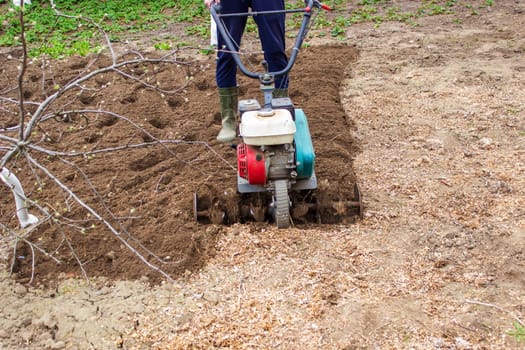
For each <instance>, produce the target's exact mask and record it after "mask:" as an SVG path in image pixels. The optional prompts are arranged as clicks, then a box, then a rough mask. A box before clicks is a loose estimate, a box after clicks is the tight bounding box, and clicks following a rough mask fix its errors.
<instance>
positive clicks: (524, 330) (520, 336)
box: [507, 322, 525, 343]
mask: <svg viewBox="0 0 525 350" xmlns="http://www.w3.org/2000/svg"><path fill="white" fill-rule="evenodd" d="M507 334H508V335H510V336H512V337H513V338H514V339H516V341H517V342H518V343H522V342H523V343H525V327H523V326H522V325H521V324H519V323H518V322H514V329H513V330H511V331H508V332H507Z"/></svg>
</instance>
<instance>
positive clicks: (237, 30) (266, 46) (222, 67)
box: [216, 0, 288, 89]
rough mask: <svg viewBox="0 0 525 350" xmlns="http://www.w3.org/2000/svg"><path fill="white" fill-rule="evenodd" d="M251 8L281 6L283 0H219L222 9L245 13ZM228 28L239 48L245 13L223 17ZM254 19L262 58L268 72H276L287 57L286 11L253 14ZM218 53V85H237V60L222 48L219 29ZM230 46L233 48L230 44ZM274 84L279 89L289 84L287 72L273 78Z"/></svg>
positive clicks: (262, 9) (267, 8) (264, 9)
mask: <svg viewBox="0 0 525 350" xmlns="http://www.w3.org/2000/svg"><path fill="white" fill-rule="evenodd" d="M248 8H251V9H252V11H271V10H284V0H222V1H221V12H222V13H244V12H248ZM222 20H223V22H224V24H225V27H226V29H227V31H228V32H229V33H230V35H231V37H232V39H233V41H234V42H235V43H236V45H237V47H236V48H235V50H238V48H239V46H240V44H241V38H242V34H243V32H244V28H245V26H246V20H247V17H244V16H242V17H223V18H222ZM254 20H255V23H257V27H258V28H259V37H260V39H261V44H262V49H263V51H264V59H265V60H266V61H267V62H268V69H269V71H270V72H278V71H280V70H282V69H284V68H285V67H286V65H287V64H288V58H287V57H286V53H285V36H284V21H285V14H284V13H282V14H270V15H259V16H254ZM218 45H219V53H218V54H217V69H216V79H217V85H218V87H219V88H226V87H233V86H237V78H236V73H237V64H236V63H235V61H234V60H233V57H232V55H231V54H230V53H228V52H224V51H221V49H223V48H224V49H226V50H228V48H226V47H224V46H225V43H224V40H223V39H222V36H221V34H220V33H218ZM232 49H233V48H232ZM275 87H276V88H278V89H284V88H288V76H280V77H276V78H275Z"/></svg>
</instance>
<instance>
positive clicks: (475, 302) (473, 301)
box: [465, 299, 525, 327]
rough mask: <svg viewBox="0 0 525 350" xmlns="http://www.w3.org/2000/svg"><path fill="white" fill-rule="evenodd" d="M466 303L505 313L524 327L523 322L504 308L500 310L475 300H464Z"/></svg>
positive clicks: (492, 305) (493, 305) (497, 307)
mask: <svg viewBox="0 0 525 350" xmlns="http://www.w3.org/2000/svg"><path fill="white" fill-rule="evenodd" d="M465 302H466V303H469V304H476V305H482V306H487V307H492V308H495V309H497V310H499V311H502V312H506V313H507V314H509V315H510V316H511V317H512V318H514V320H516V322H518V323H519V324H520V325H522V326H523V327H525V323H523V321H522V320H521V319H520V318H519V317H517V316H516V315H514V314H513V313H512V312H511V311H509V310H506V309H504V308H502V307H501V306H498V305H495V304H490V303H485V302H482V301H477V300H468V299H467V300H465Z"/></svg>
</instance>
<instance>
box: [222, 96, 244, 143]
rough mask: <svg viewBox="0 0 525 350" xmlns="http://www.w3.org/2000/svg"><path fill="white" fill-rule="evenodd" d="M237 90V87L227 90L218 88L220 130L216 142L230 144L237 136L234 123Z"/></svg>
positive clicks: (235, 118) (235, 120)
mask: <svg viewBox="0 0 525 350" xmlns="http://www.w3.org/2000/svg"><path fill="white" fill-rule="evenodd" d="M238 94H239V93H238V88H237V86H234V87H228V88H219V99H220V102H221V119H222V129H221V131H220V132H219V135H217V140H218V141H220V142H231V141H233V140H234V139H235V137H236V136H237V131H236V124H237V123H236V122H237V115H236V114H237V113H236V109H237V102H238V99H239V97H238Z"/></svg>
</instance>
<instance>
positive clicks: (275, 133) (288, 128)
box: [239, 109, 296, 146]
mask: <svg viewBox="0 0 525 350" xmlns="http://www.w3.org/2000/svg"><path fill="white" fill-rule="evenodd" d="M239 129H240V134H241V137H242V139H243V141H244V143H246V144H247V145H252V146H263V145H267V146H271V145H282V144H285V143H292V142H293V138H294V135H295V130H296V128H295V122H294V121H293V118H292V115H291V114H290V112H289V111H288V110H286V109H274V110H258V111H248V112H244V114H243V115H242V119H241V125H240V127H239Z"/></svg>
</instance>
